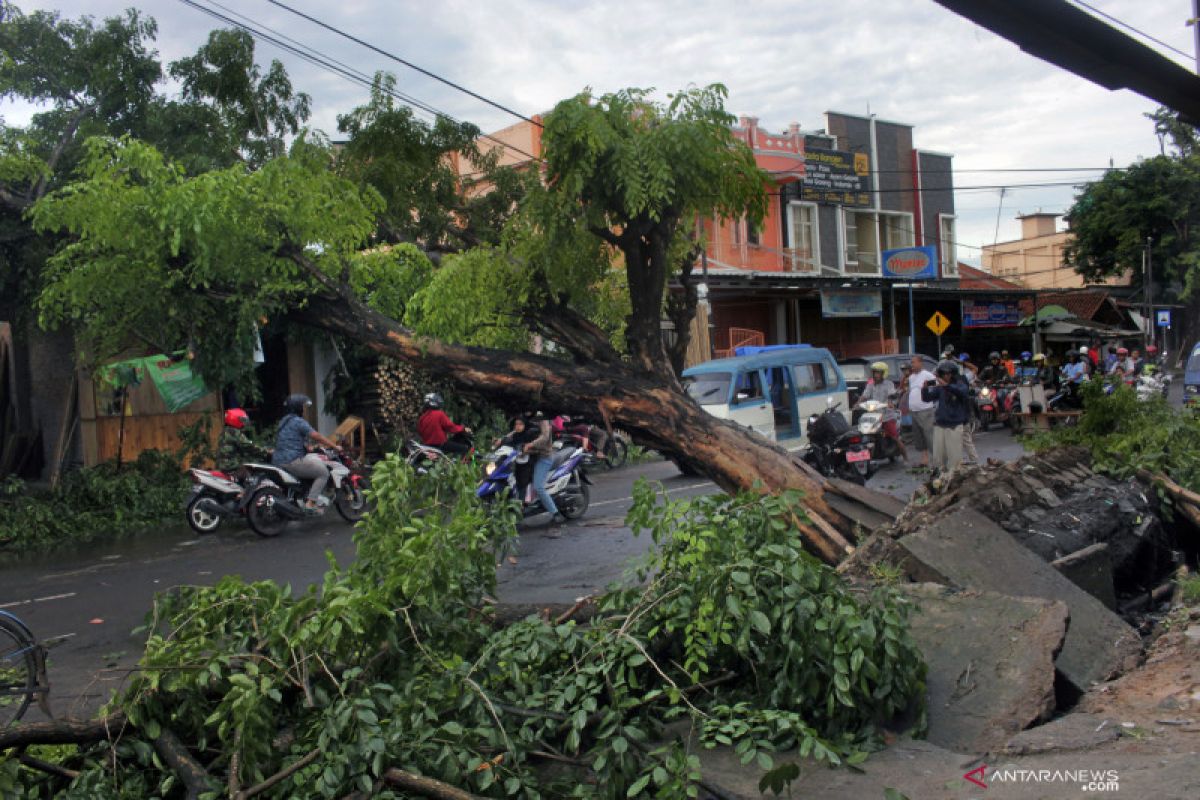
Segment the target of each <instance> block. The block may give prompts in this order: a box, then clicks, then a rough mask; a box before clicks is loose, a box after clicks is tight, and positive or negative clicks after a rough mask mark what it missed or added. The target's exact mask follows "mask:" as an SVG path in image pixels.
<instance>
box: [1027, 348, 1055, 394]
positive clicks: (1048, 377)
mask: <svg viewBox="0 0 1200 800" xmlns="http://www.w3.org/2000/svg"><path fill="white" fill-rule="evenodd" d="M1033 366H1034V368H1035V369H1036V370H1037V380H1038V382H1039V383H1041V384H1042V386H1044V387H1045V388H1046V389H1052V388H1053V387H1054V386H1055V385H1057V383H1058V376H1057V375H1056V374H1055V372H1054V368H1053V367H1051V366H1050V365H1049V364H1047V363H1046V356H1045V354H1044V353H1036V354H1034V356H1033Z"/></svg>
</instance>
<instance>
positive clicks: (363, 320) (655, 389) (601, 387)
mask: <svg viewBox="0 0 1200 800" xmlns="http://www.w3.org/2000/svg"><path fill="white" fill-rule="evenodd" d="M294 316H295V317H296V318H297V319H298V321H301V322H303V323H305V324H308V325H312V326H315V327H319V328H323V329H325V330H329V331H332V332H334V333H338V334H341V335H344V336H347V337H349V338H351V339H354V340H356V341H359V342H361V343H363V344H365V345H367V346H368V347H370V348H372V349H373V350H375V351H376V352H378V353H380V354H382V355H388V356H392V357H394V358H398V359H400V360H402V361H406V362H409V363H412V364H415V365H418V366H420V367H421V368H422V369H424V370H426V371H428V372H430V373H432V374H434V375H437V376H439V377H443V378H446V379H448V380H450V381H452V382H453V383H454V384H455V385H457V386H458V387H460V388H461V389H463V390H465V391H467V392H470V393H474V394H479V395H485V396H487V397H488V398H489V399H490V400H492V401H493V402H495V403H496V404H497V405H500V406H502V407H508V408H511V409H530V408H540V409H543V410H546V411H562V412H569V413H573V414H580V415H599V416H600V417H602V418H604V419H605V420H607V421H609V422H610V423H611V424H612V425H614V426H616V427H620V428H622V429H624V430H626V431H628V432H629V433H630V434H631V435H632V436H633V438H634V440H635V441H637V442H638V443H639V444H641V445H643V446H646V447H650V448H653V449H655V450H658V451H660V452H662V453H663V454H664V455H667V456H669V457H671V458H673V459H675V460H677V461H678V462H680V463H681V464H684V465H686V466H689V467H692V468H694V469H696V470H698V471H699V472H702V473H703V474H705V475H707V476H709V477H710V478H712V479H713V481H715V482H716V483H717V485H718V486H720V487H721V488H722V489H725V490H726V491H731V492H735V491H740V490H753V491H762V492H780V491H784V490H788V489H793V490H799V491H801V492H803V493H804V495H805V499H804V505H805V508H806V510H807V512H808V517H809V519H808V520H797V524H798V526H799V528H800V530H801V533H802V535H803V537H804V539H805V541H806V542H807V543H808V545H809V546H810V548H811V550H812V552H813V553H814V554H815V555H817V556H818V557H820V558H821V559H823V560H824V561H826V562H827V563H831V564H834V563H838V562H839V561H841V560H842V558H844V557H845V555H846V553H847V552H848V550H849V549H850V547H849V543H848V540H849V539H850V538H851V529H852V527H853V526H852V523H851V522H850V521H849V520H848V519H847V518H846V517H844V516H842V515H841V514H839V513H837V512H835V511H834V510H833V509H831V508H830V507H829V506H828V505H827V504H826V503H825V500H824V498H823V494H824V492H825V491H826V490H827V489H830V488H831V487H830V486H829V485H828V484H827V482H826V481H824V479H823V478H821V476H820V475H818V474H817V473H816V472H814V471H813V470H812V469H810V468H809V467H808V466H807V465H805V464H804V463H803V462H802V461H800V460H799V459H798V458H796V457H793V456H792V455H790V454H788V453H787V452H786V451H785V450H783V449H782V448H781V447H779V446H778V445H776V444H775V443H774V442H770V441H768V440H766V439H764V438H763V437H761V436H760V435H758V434H755V433H752V432H750V431H748V430H746V429H745V428H742V427H740V426H738V425H736V424H735V423H732V422H729V421H727V420H721V419H717V418H716V417H713V416H712V415H710V414H708V413H707V412H705V411H704V410H702V409H701V408H700V406H699V405H698V404H696V403H695V401H693V400H692V399H691V398H690V397H688V396H687V395H686V394H684V393H683V392H681V391H679V390H678V389H676V388H675V387H673V386H671V385H668V383H667V381H666V380H664V379H663V378H662V377H661V376H660V375H658V374H649V373H647V372H645V371H642V370H638V369H635V368H633V367H631V366H630V365H628V364H625V363H621V362H616V363H611V362H609V363H602V364H582V365H581V364H572V363H569V362H567V361H563V360H557V359H552V358H548V357H544V356H535V355H530V354H519V353H512V352H504V351H496V350H486V349H483V348H476V347H460V346H456V345H449V344H446V343H445V342H441V341H438V340H435V339H427V338H421V337H417V336H415V335H414V334H412V333H411V332H410V331H408V330H406V329H404V328H403V327H401V326H400V325H399V324H398V323H396V322H395V321H393V320H391V319H389V318H387V317H385V316H383V315H381V314H378V313H376V312H374V311H371V310H370V309H367V308H365V307H363V306H362V305H361V304H359V303H357V302H356V301H355V300H353V299H352V298H348V297H345V296H343V297H341V298H338V299H336V300H331V299H320V298H313V299H312V300H311V301H310V302H309V303H308V305H307V306H306V307H305V308H304V309H302V310H298V311H296V312H294ZM676 385H677V384H676Z"/></svg>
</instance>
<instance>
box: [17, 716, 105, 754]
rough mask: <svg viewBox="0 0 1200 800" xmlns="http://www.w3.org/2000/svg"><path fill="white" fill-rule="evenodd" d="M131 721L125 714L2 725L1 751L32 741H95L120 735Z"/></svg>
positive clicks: (31, 742) (36, 742) (34, 742)
mask: <svg viewBox="0 0 1200 800" xmlns="http://www.w3.org/2000/svg"><path fill="white" fill-rule="evenodd" d="M127 724H128V722H127V720H126V719H125V715H124V714H120V713H118V714H113V715H112V716H109V717H103V718H102V719H56V720H53V721H51V722H24V723H21V724H20V725H14V726H13V727H11V728H0V751H4V750H7V749H9V748H10V747H23V746H25V745H31V744H91V743H93V742H102V741H104V740H106V739H111V738H115V737H117V736H119V735H120V734H121V731H122V730H123V729H124V728H125V726H126V725H127Z"/></svg>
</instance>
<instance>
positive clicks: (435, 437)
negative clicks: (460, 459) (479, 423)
mask: <svg viewBox="0 0 1200 800" xmlns="http://www.w3.org/2000/svg"><path fill="white" fill-rule="evenodd" d="M442 405H443V401H442V396H441V395H440V394H438V393H437V392H430V393H429V394H427V395H425V398H424V400H423V402H422V405H421V416H420V417H418V418H417V437H418V438H419V439H420V440H421V444H424V445H426V446H428V447H436V448H438V449H439V450H441V451H442V452H443V453H450V454H454V455H457V456H465V455H466V454H467V453H469V452H471V445H470V443H469V442H467V441H465V440H464V438H463V437H464V436H470V435H471V433H472V431H471V429H470V428H468V427H466V426H465V425H459V424H457V423H455V422H454V421H453V420H451V419H450V417H448V416H447V415H446V412H445V411H443V410H442Z"/></svg>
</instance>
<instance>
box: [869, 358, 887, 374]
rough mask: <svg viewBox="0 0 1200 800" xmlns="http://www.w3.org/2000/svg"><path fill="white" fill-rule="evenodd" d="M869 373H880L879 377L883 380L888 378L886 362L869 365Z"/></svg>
mask: <svg viewBox="0 0 1200 800" xmlns="http://www.w3.org/2000/svg"><path fill="white" fill-rule="evenodd" d="M871 372H878V373H880V376H881V377H884V378H886V377H887V376H888V365H887V362H885V361H876V362H875V363H873V364H872V365H871Z"/></svg>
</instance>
